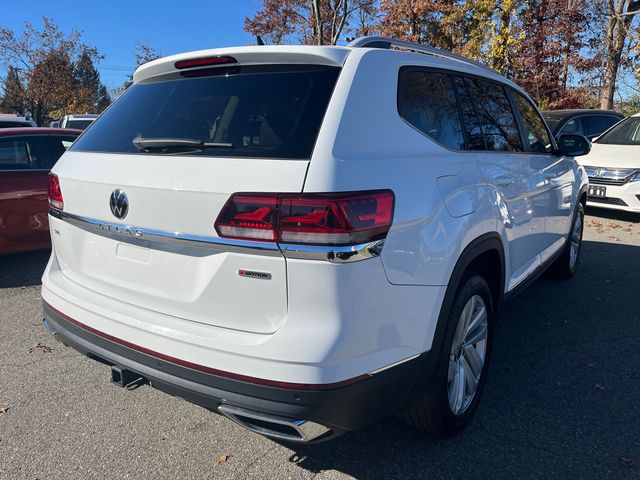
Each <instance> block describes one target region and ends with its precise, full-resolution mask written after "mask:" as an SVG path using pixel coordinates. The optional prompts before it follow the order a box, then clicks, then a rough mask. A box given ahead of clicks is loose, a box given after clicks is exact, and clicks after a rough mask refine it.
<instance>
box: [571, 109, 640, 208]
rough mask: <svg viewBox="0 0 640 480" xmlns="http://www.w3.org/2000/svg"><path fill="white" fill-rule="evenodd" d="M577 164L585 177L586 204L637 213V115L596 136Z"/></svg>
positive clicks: (639, 158) (639, 168)
mask: <svg viewBox="0 0 640 480" xmlns="http://www.w3.org/2000/svg"><path fill="white" fill-rule="evenodd" d="M580 163H581V164H582V165H584V168H585V170H586V171H587V175H588V176H589V196H588V203H589V204H590V205H593V206H594V207H603V208H613V209H615V210H624V211H627V212H640V114H636V115H633V116H631V117H628V118H626V119H624V120H623V121H621V122H620V123H618V124H616V125H615V126H613V127H611V128H610V129H609V130H607V131H606V132H604V133H603V134H602V135H601V136H600V137H598V138H596V139H595V140H594V143H593V145H592V147H591V152H590V153H589V154H588V155H586V156H584V157H582V158H581V159H580Z"/></svg>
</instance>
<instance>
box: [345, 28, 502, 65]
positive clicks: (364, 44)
mask: <svg viewBox="0 0 640 480" xmlns="http://www.w3.org/2000/svg"><path fill="white" fill-rule="evenodd" d="M348 46H349V47H360V48H386V49H390V48H391V47H396V48H404V49H406V50H411V51H412V52H417V53H424V54H426V55H433V56H434V57H442V58H448V59H451V60H456V61H458V62H462V63H466V64H468V65H473V66H476V67H481V68H484V69H486V70H490V71H491V72H493V73H496V71H495V70H493V69H492V68H489V67H487V66H486V65H483V64H482V63H480V62H476V61H475V60H471V59H469V58H466V57H463V56H462V55H456V54H455V53H451V52H447V51H445V50H440V49H439V48H435V47H431V46H429V45H421V44H419V43H414V42H406V41H404V40H397V39H395V38H388V37H360V38H356V39H355V40H354V41H352V42H351V43H349V45H348Z"/></svg>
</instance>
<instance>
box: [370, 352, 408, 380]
mask: <svg viewBox="0 0 640 480" xmlns="http://www.w3.org/2000/svg"><path fill="white" fill-rule="evenodd" d="M419 356H420V354H419V353H416V354H415V355H411V356H410V357H407V358H403V359H402V360H398V361H397V362H393V363H391V364H389V365H386V366H384V367H380V368H378V369H377V370H373V371H372V372H369V373H368V375H375V374H376V373H380V372H384V371H385V370H389V369H390V368H393V367H397V366H398V365H402V364H403V363H406V362H408V361H410V360H413V359H414V358H418V357H419Z"/></svg>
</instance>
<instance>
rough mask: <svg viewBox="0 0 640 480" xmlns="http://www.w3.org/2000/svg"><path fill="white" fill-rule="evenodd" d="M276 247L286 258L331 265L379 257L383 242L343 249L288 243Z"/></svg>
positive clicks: (350, 246) (378, 241) (349, 246)
mask: <svg viewBox="0 0 640 480" xmlns="http://www.w3.org/2000/svg"><path fill="white" fill-rule="evenodd" d="M278 246H279V247H280V249H281V250H282V253H283V254H284V256H285V257H286V258H296V259H301V260H324V261H328V262H331V263H350V262H359V261H361V260H366V259H368V258H373V257H379V256H380V254H381V253H382V247H383V246H384V240H376V241H374V242H368V243H361V244H360V245H348V246H344V247H340V246H335V247H328V246H324V245H323V246H318V245H295V244H288V243H280V244H278Z"/></svg>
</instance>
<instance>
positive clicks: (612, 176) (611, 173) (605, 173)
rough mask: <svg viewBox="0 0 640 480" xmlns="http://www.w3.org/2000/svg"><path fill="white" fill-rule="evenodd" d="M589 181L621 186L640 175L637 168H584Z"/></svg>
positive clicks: (639, 170)
mask: <svg viewBox="0 0 640 480" xmlns="http://www.w3.org/2000/svg"><path fill="white" fill-rule="evenodd" d="M584 169H585V171H586V172H587V176H588V177H589V180H592V181H594V182H597V181H599V180H602V181H606V182H611V184H617V185H623V184H625V183H627V182H629V181H631V180H632V179H633V177H635V176H636V175H638V174H640V169H637V168H615V169H613V168H606V167H589V166H585V167H584Z"/></svg>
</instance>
